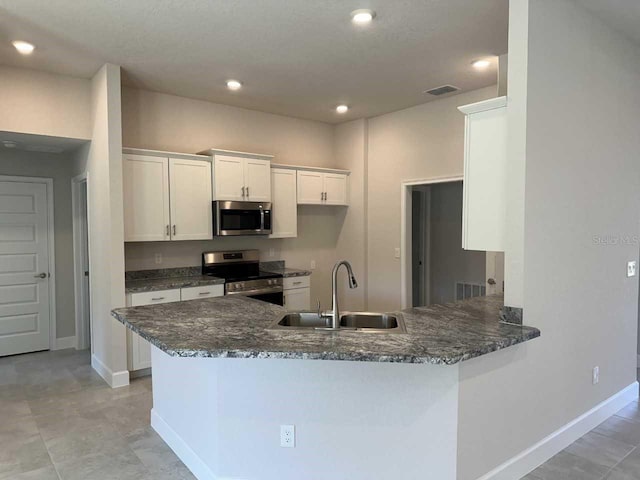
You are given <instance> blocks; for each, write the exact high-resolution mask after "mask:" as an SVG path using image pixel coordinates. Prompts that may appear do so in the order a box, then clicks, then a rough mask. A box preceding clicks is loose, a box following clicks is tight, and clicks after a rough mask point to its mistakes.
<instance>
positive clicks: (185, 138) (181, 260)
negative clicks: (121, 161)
mask: <svg viewBox="0 0 640 480" xmlns="http://www.w3.org/2000/svg"><path fill="white" fill-rule="evenodd" d="M122 122H123V142H124V145H125V146H127V147H139V148H151V149H158V150H168V151H178V152H190V153H195V152H198V151H201V150H204V149H207V148H210V147H217V148H224V149H230V150H241V151H247V152H256V153H267V154H273V155H275V160H274V162H275V163H285V164H293V165H311V166H324V167H339V166H341V165H342V162H341V163H340V164H339V163H338V162H336V161H334V153H333V150H334V141H333V139H334V136H333V132H334V131H333V126H331V125H328V124H325V123H321V122H313V121H308V120H300V119H296V118H291V117H285V116H282V115H273V114H268V113H263V112H257V111H253V110H246V109H242V108H237V107H230V106H226V105H220V104H215V103H211V102H207V101H202V100H193V99H188V98H184V97H177V96H173V95H166V94H160V93H155V92H148V91H144V90H136V89H131V88H123V95H122ZM344 161H345V162H348V161H349V160H348V159H346V160H344ZM355 201H356V202H358V199H357V198H356V199H355ZM345 214H346V212H345V209H343V208H339V207H330V208H327V207H313V206H301V207H300V208H299V218H298V238H295V239H264V238H241V239H225V238H221V239H215V240H211V241H206V242H193V241H192V242H155V243H127V244H126V247H125V251H126V269H127V270H140V269H153V268H170V267H178V266H186V265H200V264H201V261H202V260H201V256H200V255H201V254H202V252H203V251H206V250H230V249H237V248H257V249H259V250H260V251H261V260H263V261H269V260H284V261H285V262H286V263H287V265H288V266H290V267H298V268H306V269H308V268H309V267H310V264H311V260H315V261H316V264H317V269H316V270H314V272H313V276H312V282H311V298H312V301H313V302H314V303H315V300H316V299H320V300H321V301H322V303H323V305H324V306H325V307H326V308H329V302H330V298H331V277H330V273H331V268H332V267H333V264H334V262H335V260H336V248H337V244H338V242H339V238H340V237H341V233H340V232H341V229H342V228H343V222H344V221H345V218H344V217H345ZM272 248H273V249H274V256H273V257H269V250H270V249H272ZM155 253H160V254H162V257H163V259H164V260H163V263H162V264H161V265H156V264H155V263H154V256H155Z"/></svg>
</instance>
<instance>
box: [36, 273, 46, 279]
mask: <svg viewBox="0 0 640 480" xmlns="http://www.w3.org/2000/svg"><path fill="white" fill-rule="evenodd" d="M33 278H47V274H46V273H44V272H42V273H39V274H38V275H34V276H33Z"/></svg>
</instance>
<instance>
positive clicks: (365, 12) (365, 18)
mask: <svg viewBox="0 0 640 480" xmlns="http://www.w3.org/2000/svg"><path fill="white" fill-rule="evenodd" d="M375 17H376V12H374V11H373V10H369V9H368V8H361V9H359V10H354V11H353V12H351V21H352V22H353V23H355V24H356V25H366V24H367V23H371V20H373V19H374V18H375Z"/></svg>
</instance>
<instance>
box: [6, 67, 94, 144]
mask: <svg viewBox="0 0 640 480" xmlns="http://www.w3.org/2000/svg"><path fill="white" fill-rule="evenodd" d="M0 105H2V115H0V131H6V132H18V133H30V134H36V135H49V136H53V137H67V138H79V139H86V140H88V139H90V138H91V82H90V81H89V80H86V79H83V78H73V77H67V76H63V75H55V74H52V73H45V72H38V71H35V70H27V69H23V68H15V67H8V66H0Z"/></svg>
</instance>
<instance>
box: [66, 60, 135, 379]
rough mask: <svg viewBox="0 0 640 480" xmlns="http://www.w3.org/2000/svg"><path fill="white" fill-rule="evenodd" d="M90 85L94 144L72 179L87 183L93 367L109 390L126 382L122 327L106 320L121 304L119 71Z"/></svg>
mask: <svg viewBox="0 0 640 480" xmlns="http://www.w3.org/2000/svg"><path fill="white" fill-rule="evenodd" d="M91 85H92V86H91V92H92V93H91V95H92V108H91V112H92V121H91V126H92V141H91V144H89V145H88V146H87V147H84V148H82V149H81V150H80V151H79V152H78V155H77V156H76V159H75V164H74V174H77V173H80V172H82V171H87V172H88V177H89V180H88V203H89V249H90V272H91V314H92V328H93V335H92V338H93V343H92V353H93V357H94V358H93V364H94V365H96V367H97V369H98V371H99V373H100V374H101V375H102V376H103V377H104V378H105V380H106V381H107V382H108V383H110V384H111V385H112V386H113V385H120V384H126V383H128V378H129V377H128V372H126V367H127V360H126V337H125V327H124V325H122V324H121V323H119V322H117V321H116V320H115V319H113V318H112V317H111V315H110V311H111V309H112V308H117V307H122V306H124V304H125V298H124V233H123V228H124V226H123V225H124V222H123V210H122V141H121V132H122V125H121V113H120V68H119V67H117V66H114V65H109V64H107V65H105V66H103V67H102V68H101V69H100V70H99V71H98V73H97V74H96V75H95V77H94V78H93V80H92V82H91ZM96 362H97V363H96Z"/></svg>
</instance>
